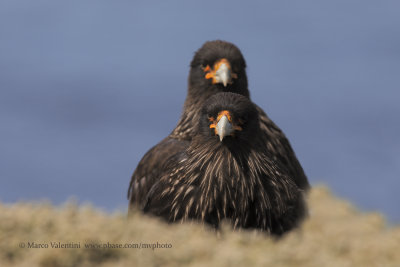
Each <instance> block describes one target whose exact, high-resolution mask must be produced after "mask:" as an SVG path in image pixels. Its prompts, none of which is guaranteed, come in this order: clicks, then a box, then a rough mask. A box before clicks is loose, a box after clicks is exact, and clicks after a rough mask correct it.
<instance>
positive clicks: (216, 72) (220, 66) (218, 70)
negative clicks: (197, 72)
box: [204, 58, 238, 87]
mask: <svg viewBox="0 0 400 267" xmlns="http://www.w3.org/2000/svg"><path fill="white" fill-rule="evenodd" d="M204 72H207V74H206V76H205V77H206V79H212V83H213V84H216V83H222V84H223V86H224V87H226V86H227V85H228V84H230V83H232V79H237V77H238V76H237V74H236V73H233V72H232V70H231V64H230V63H229V61H228V60H227V59H226V58H223V59H220V60H219V61H217V62H216V63H215V64H214V68H213V69H211V68H210V66H208V65H207V66H206V67H205V68H204Z"/></svg>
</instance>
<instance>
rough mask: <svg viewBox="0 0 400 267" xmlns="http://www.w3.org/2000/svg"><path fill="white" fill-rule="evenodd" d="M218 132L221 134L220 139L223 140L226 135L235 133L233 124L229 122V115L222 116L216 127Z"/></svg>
mask: <svg viewBox="0 0 400 267" xmlns="http://www.w3.org/2000/svg"><path fill="white" fill-rule="evenodd" d="M215 129H216V133H217V134H218V136H219V141H221V142H222V140H223V139H224V137H225V136H228V135H231V134H232V133H233V127H232V124H231V123H230V122H229V120H228V117H227V116H225V115H224V116H222V117H221V119H220V120H219V121H218V123H217V125H216V127H215Z"/></svg>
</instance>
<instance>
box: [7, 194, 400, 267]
mask: <svg viewBox="0 0 400 267" xmlns="http://www.w3.org/2000/svg"><path fill="white" fill-rule="evenodd" d="M309 206H310V217H309V218H308V219H307V220H306V221H305V222H304V223H303V225H302V226H301V228H299V229H297V230H296V231H293V232H291V233H289V234H288V235H286V236H285V237H284V238H282V239H280V240H274V239H273V238H271V237H269V236H268V235H266V234H263V233H260V232H257V231H237V232H233V231H232V230H231V228H230V227H229V226H228V225H223V227H222V229H221V232H220V233H219V234H216V233H215V232H213V231H212V230H210V229H208V228H206V227H204V226H201V225H198V224H194V223H191V224H173V225H166V224H164V223H162V222H159V221H158V220H156V219H154V218H149V217H146V216H143V215H141V214H136V215H134V216H133V218H132V219H130V220H127V219H126V216H125V214H122V213H116V214H113V215H109V214H107V213H104V212H101V211H99V210H96V209H94V208H92V207H90V206H81V207H78V206H77V205H75V204H71V203H67V204H66V205H64V206H62V207H54V206H52V205H50V204H46V203H41V204H32V203H17V204H12V205H4V204H0V266H4V267H5V266H41V267H53V266H65V267H69V266H161V265H162V266H400V253H399V251H400V227H399V226H395V227H388V226H386V223H385V220H384V219H383V218H382V216H381V215H380V214H377V213H360V212H359V211H357V209H356V208H355V207H353V206H352V205H351V204H349V203H348V202H346V201H343V200H340V199H338V198H336V197H334V196H332V194H331V193H330V192H329V190H328V189H326V188H324V187H316V188H314V189H313V190H312V191H311V193H310V196H309ZM51 242H56V243H54V244H58V242H61V243H62V244H67V245H66V246H68V244H75V246H77V244H79V246H80V247H79V248H52V243H51ZM157 242H158V248H157V247H156V246H157ZM54 244H53V245H54ZM107 244H109V245H108V246H114V245H116V244H121V246H124V245H125V244H128V246H132V247H131V248H104V246H107ZM147 244H149V245H150V248H147V247H145V246H146V245H147ZM40 245H41V246H46V245H47V246H48V247H47V248H46V247H42V248H34V247H35V246H36V247H38V246H40ZM87 245H89V246H92V247H91V248H86V246H87ZM20 246H25V247H24V248H21V247H20ZM135 246H136V247H135ZM139 246H141V248H138V247H139ZM151 246H155V247H154V249H153V248H152V247H151ZM161 246H163V247H161ZM29 247H30V248H29Z"/></svg>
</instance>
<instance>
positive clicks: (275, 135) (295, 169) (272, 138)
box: [255, 105, 310, 189]
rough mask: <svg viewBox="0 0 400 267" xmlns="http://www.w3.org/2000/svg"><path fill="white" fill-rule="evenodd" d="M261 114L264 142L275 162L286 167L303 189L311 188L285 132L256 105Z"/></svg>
mask: <svg viewBox="0 0 400 267" xmlns="http://www.w3.org/2000/svg"><path fill="white" fill-rule="evenodd" d="M255 106H256V109H257V111H258V113H259V119H260V128H261V130H262V132H263V140H264V142H265V144H266V146H267V149H268V151H269V152H270V153H271V155H272V156H273V158H274V160H276V161H277V162H280V164H282V166H284V167H286V168H287V170H288V171H289V173H290V175H291V176H292V177H293V178H294V180H295V182H296V184H297V185H298V186H299V187H300V188H301V189H308V188H309V187H310V185H309V183H308V180H307V177H306V175H305V173H304V170H303V168H302V167H301V165H300V162H299V161H298V159H297V157H296V154H295V152H294V150H293V148H292V146H291V144H290V142H289V140H288V138H287V137H286V135H285V134H284V133H283V131H282V130H281V129H280V128H279V127H278V126H277V125H276V124H275V123H274V122H273V121H272V120H271V119H270V118H269V117H268V115H267V114H266V113H265V112H264V110H263V109H262V108H261V107H259V106H258V105H255Z"/></svg>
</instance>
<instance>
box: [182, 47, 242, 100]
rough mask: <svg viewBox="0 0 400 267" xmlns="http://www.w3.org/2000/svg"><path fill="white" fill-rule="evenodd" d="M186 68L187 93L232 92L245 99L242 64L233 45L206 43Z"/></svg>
mask: <svg viewBox="0 0 400 267" xmlns="http://www.w3.org/2000/svg"><path fill="white" fill-rule="evenodd" d="M190 66H191V69H190V75H189V93H198V94H202V95H208V94H209V95H211V94H214V93H217V92H234V93H238V94H241V95H244V96H247V97H248V96H249V91H248V89H247V76H246V62H245V60H244V58H243V55H242V53H241V52H240V50H239V48H237V47H236V46H235V45H233V44H231V43H228V42H225V41H220V40H217V41H209V42H206V43H205V44H204V45H203V46H202V47H201V48H200V49H199V50H198V51H197V52H196V54H195V56H194V58H193V60H192V62H191V64H190ZM190 90H192V91H195V92H190ZM200 90H202V91H201V92H200ZM205 90H207V91H206V92H204V91H205ZM197 91H199V92H197Z"/></svg>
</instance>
